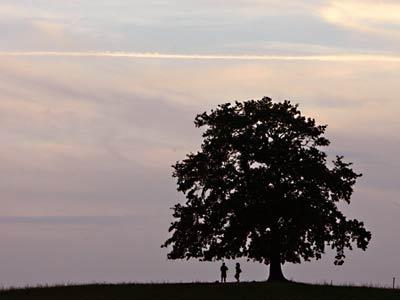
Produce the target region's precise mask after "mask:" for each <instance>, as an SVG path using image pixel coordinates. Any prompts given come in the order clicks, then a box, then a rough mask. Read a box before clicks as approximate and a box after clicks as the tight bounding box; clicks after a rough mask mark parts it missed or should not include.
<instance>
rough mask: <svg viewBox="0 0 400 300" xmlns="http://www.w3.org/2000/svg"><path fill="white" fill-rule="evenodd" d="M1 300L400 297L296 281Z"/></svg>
mask: <svg viewBox="0 0 400 300" xmlns="http://www.w3.org/2000/svg"><path fill="white" fill-rule="evenodd" d="M0 299H1V300H23V299H32V300H103V299H107V300H113V299H115V300H116V299H118V300H124V299H130V300H132V299H138V300H139V299H154V300H156V299H162V300H172V299H173V300H181V299H182V300H200V299H201V300H214V299H218V300H220V299H221V300H222V299H229V300H236V299H238V300H245V299H265V300H269V299H275V300H279V299H288V300H289V299H290V300H297V299H298V300H302V299H304V300H306V299H307V300H310V299H323V300H330V299H337V300H339V299H341V300H345V299H349V300H357V299H363V300H365V299H377V300H384V299H400V290H392V289H380V288H369V287H335V286H323V285H306V284H297V283H241V284H226V285H221V284H210V283H191V284H121V285H106V284H95V285H82V286H78V285H77V286H59V287H46V288H27V289H20V290H5V291H1V292H0Z"/></svg>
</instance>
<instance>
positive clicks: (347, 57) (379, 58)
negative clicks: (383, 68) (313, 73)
mask: <svg viewBox="0 0 400 300" xmlns="http://www.w3.org/2000/svg"><path fill="white" fill-rule="evenodd" d="M0 56H3V57H4V56H27V57H35V56H38V57H49V56H60V57H126V58H138V59H171V60H231V61H235V60H242V61H327V62H400V56H396V55H382V54H337V55H231V54H169V53H158V52H112V51H105V52H76V51H72V52H56V51H35V52H31V51H29V52H0Z"/></svg>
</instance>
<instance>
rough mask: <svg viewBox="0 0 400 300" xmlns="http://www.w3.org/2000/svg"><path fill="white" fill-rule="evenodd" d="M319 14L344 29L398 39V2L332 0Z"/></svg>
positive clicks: (399, 31) (399, 10)
mask: <svg viewBox="0 0 400 300" xmlns="http://www.w3.org/2000/svg"><path fill="white" fill-rule="evenodd" d="M320 13H321V16H322V17H323V18H324V19H325V20H326V21H328V22H330V23H333V24H336V25H339V26H343V27H345V28H350V29H354V30H358V31H363V32H369V33H376V34H384V35H391V36H393V35H397V36H398V37H400V3H399V2H398V1H371V0H363V1H360V0H333V1H330V2H329V4H328V5H326V6H323V7H322V9H321V10H320Z"/></svg>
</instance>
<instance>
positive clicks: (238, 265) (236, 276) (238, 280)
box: [235, 263, 242, 282]
mask: <svg viewBox="0 0 400 300" xmlns="http://www.w3.org/2000/svg"><path fill="white" fill-rule="evenodd" d="M235 270H236V273H235V279H236V282H240V273H242V269H241V268H240V264H239V263H236V267H235Z"/></svg>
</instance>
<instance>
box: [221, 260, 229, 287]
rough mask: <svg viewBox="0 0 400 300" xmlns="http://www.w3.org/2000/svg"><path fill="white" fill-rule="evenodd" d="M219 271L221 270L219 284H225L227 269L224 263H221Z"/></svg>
mask: <svg viewBox="0 0 400 300" xmlns="http://www.w3.org/2000/svg"><path fill="white" fill-rule="evenodd" d="M220 270H221V283H225V282H226V272H227V271H228V267H227V266H226V265H225V263H222V266H221V268H220Z"/></svg>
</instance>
